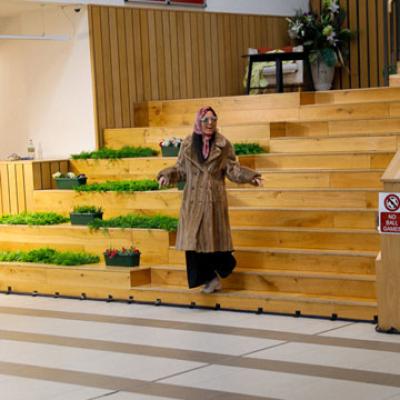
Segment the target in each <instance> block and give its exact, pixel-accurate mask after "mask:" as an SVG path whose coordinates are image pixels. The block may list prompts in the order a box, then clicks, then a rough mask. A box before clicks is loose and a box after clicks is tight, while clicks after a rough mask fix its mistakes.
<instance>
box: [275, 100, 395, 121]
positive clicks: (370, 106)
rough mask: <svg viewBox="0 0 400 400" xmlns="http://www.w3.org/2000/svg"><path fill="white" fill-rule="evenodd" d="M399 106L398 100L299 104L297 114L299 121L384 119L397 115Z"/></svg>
mask: <svg viewBox="0 0 400 400" xmlns="http://www.w3.org/2000/svg"><path fill="white" fill-rule="evenodd" d="M399 106H400V102H399V101H393V102H391V101H380V102H366V103H362V102H360V103H351V104H315V105H305V106H301V107H300V109H299V114H298V115H299V120H300V121H327V120H360V119H386V118H396V117H399V116H400V114H399V112H398V111H399ZM291 120H293V118H291ZM274 121H276V120H274Z"/></svg>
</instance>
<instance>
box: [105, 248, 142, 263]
mask: <svg viewBox="0 0 400 400" xmlns="http://www.w3.org/2000/svg"><path fill="white" fill-rule="evenodd" d="M103 254H104V260H105V262H106V265H107V266H112V267H116V266H119V267H138V266H139V264H140V254H141V253H140V251H139V249H137V248H136V247H133V246H131V247H129V248H125V247H122V248H121V249H116V248H111V247H110V248H108V249H107V250H106V251H105V252H104V253H103Z"/></svg>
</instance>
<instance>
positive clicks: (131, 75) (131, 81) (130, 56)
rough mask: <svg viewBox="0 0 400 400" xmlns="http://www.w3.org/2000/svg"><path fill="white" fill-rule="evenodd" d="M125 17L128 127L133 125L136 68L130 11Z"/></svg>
mask: <svg viewBox="0 0 400 400" xmlns="http://www.w3.org/2000/svg"><path fill="white" fill-rule="evenodd" d="M124 17H125V32H126V63H127V73H128V109H129V114H130V126H134V125H135V118H134V108H133V106H132V100H133V99H137V92H136V79H135V77H136V66H135V47H134V37H133V35H134V33H133V20H132V11H131V10H129V11H128V10H127V11H126V12H125V13H124Z"/></svg>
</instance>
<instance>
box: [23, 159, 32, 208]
mask: <svg viewBox="0 0 400 400" xmlns="http://www.w3.org/2000/svg"><path fill="white" fill-rule="evenodd" d="M33 166H34V163H29V164H27V163H24V164H23V174H24V183H25V204H26V211H27V212H31V211H32V206H33V204H32V203H33V190H34V182H33V170H34V168H33Z"/></svg>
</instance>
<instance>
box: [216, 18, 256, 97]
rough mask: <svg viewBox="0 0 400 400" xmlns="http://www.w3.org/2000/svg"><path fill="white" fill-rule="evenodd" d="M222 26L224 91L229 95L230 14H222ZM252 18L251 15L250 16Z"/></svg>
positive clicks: (230, 91)
mask: <svg viewBox="0 0 400 400" xmlns="http://www.w3.org/2000/svg"><path fill="white" fill-rule="evenodd" d="M223 18H224V19H223V21H221V23H223V26H224V47H225V51H224V55H225V79H226V93H227V94H229V95H231V94H233V93H234V91H233V71H232V47H231V46H232V43H231V25H230V16H229V15H228V14H224V15H223ZM251 18H252V17H251Z"/></svg>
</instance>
